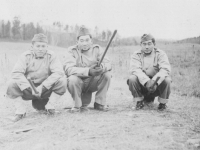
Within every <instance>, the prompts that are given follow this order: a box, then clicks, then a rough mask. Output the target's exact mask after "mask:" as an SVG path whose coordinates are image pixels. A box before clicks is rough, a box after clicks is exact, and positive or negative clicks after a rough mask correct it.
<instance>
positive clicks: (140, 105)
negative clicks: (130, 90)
mask: <svg viewBox="0 0 200 150" xmlns="http://www.w3.org/2000/svg"><path fill="white" fill-rule="evenodd" d="M143 107H144V101H137V104H136V107H135V109H136V110H139V109H142V108H143Z"/></svg>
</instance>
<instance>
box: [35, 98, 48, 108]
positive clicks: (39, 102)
mask: <svg viewBox="0 0 200 150" xmlns="http://www.w3.org/2000/svg"><path fill="white" fill-rule="evenodd" d="M48 101H49V99H48V98H46V99H40V100H39V99H33V100H32V106H33V108H34V109H36V110H45V105H46V104H47V103H48Z"/></svg>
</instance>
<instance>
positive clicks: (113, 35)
mask: <svg viewBox="0 0 200 150" xmlns="http://www.w3.org/2000/svg"><path fill="white" fill-rule="evenodd" d="M116 34H117V30H115V31H114V32H113V34H112V36H111V38H110V40H109V42H108V44H107V46H106V49H105V51H104V53H103V55H102V57H101V59H100V61H99V62H98V65H97V66H98V67H99V66H100V65H101V63H102V61H103V59H104V57H105V55H106V53H107V51H108V48H109V47H110V44H111V42H112V40H113V38H114V37H115V35H116Z"/></svg>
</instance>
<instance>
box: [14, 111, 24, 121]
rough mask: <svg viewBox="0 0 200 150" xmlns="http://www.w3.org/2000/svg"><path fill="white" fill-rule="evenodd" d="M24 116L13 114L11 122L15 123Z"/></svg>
mask: <svg viewBox="0 0 200 150" xmlns="http://www.w3.org/2000/svg"><path fill="white" fill-rule="evenodd" d="M25 116H26V113H25V114H15V116H14V118H13V122H17V121H19V120H21V119H23V118H24V117H25Z"/></svg>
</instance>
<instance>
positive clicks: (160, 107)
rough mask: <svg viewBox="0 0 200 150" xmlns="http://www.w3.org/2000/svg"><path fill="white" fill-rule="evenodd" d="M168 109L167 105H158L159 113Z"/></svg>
mask: <svg viewBox="0 0 200 150" xmlns="http://www.w3.org/2000/svg"><path fill="white" fill-rule="evenodd" d="M166 108H167V105H166V104H162V103H160V104H159V105H158V110H159V111H163V110H165V109H166Z"/></svg>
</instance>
